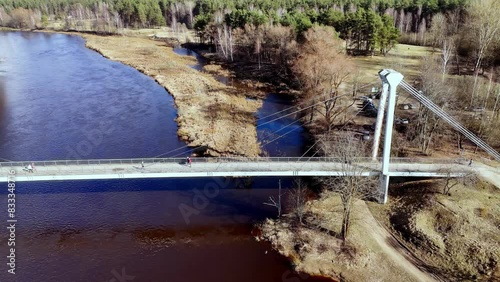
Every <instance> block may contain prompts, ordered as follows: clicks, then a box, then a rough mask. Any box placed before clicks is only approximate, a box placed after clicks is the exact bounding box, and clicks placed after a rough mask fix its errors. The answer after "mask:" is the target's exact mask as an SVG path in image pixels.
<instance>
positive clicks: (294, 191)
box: [288, 178, 308, 224]
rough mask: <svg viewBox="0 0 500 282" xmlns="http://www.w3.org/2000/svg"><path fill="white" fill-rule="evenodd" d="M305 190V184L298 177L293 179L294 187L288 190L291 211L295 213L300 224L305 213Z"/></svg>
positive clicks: (306, 189)
mask: <svg viewBox="0 0 500 282" xmlns="http://www.w3.org/2000/svg"><path fill="white" fill-rule="evenodd" d="M307 191H308V188H307V186H306V185H305V184H304V183H303V181H302V180H301V179H300V178H299V179H296V180H295V184H294V187H293V188H291V189H290V190H289V192H288V203H289V205H290V208H291V210H292V213H293V214H294V215H295V217H296V218H297V220H298V221H299V223H300V224H302V220H303V219H304V215H305V210H306V209H305V208H306V202H307Z"/></svg>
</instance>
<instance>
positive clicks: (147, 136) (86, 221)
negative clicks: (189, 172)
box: [0, 32, 328, 282]
mask: <svg viewBox="0 0 500 282" xmlns="http://www.w3.org/2000/svg"><path fill="white" fill-rule="evenodd" d="M288 105H289V104H288V102H287V101H282V100H280V99H279V98H277V97H271V98H270V99H269V100H268V101H267V102H265V104H264V107H263V109H262V112H259V113H258V115H259V117H261V116H265V115H267V114H268V113H269V112H273V111H279V110H281V109H283V108H284V107H287V106H288ZM176 114H177V113H176V109H175V107H174V104H173V100H172V97H171V96H170V95H169V94H168V93H167V92H166V91H165V89H163V88H162V87H161V86H159V85H157V84H156V83H155V82H154V81H153V80H152V79H151V78H149V77H147V76H145V75H143V74H141V73H139V72H138V71H136V70H134V69H132V68H130V67H128V66H125V65H123V64H120V63H117V62H113V61H110V60H107V59H105V58H103V57H102V56H100V55H99V54H97V53H95V52H93V51H91V50H88V49H86V48H85V46H84V41H83V39H81V38H80V37H76V36H69V35H62V34H42V33H27V32H0V161H7V160H18V161H19V160H22V161H32V160H33V161H34V160H55V159H76V158H79V159H95V158H142V157H155V156H158V155H160V154H163V156H165V157H173V156H185V155H187V154H189V153H190V150H189V149H188V148H184V147H183V146H184V145H185V143H183V142H182V141H180V140H179V139H178V138H177V136H176V131H177V125H176V124H175V122H174V119H175V117H176ZM279 123H282V124H281V125H280V124H279ZM283 125H286V121H283V120H280V121H279V122H278V123H271V124H269V125H268V126H266V128H262V129H259V134H260V135H259V138H269V139H271V138H272V137H273V136H269V135H272V134H271V133H272V131H273V130H276V129H277V128H279V126H283ZM302 134H303V132H302V129H301V128H300V126H297V128H296V129H295V130H294V132H293V133H291V134H290V135H288V136H287V138H286V139H285V140H281V142H280V143H279V144H278V145H276V146H275V147H272V146H269V147H268V148H267V149H268V151H270V152H271V154H272V155H292V156H293V155H300V153H301V152H302V151H301V146H302V144H303V142H304V141H303V140H302V139H301V138H303V137H302ZM291 182H292V180H291V179H282V183H283V187H289V186H290V185H291ZM277 183H278V178H255V179H232V180H228V179H219V178H214V179H209V178H206V179H192V180H189V179H184V180H178V179H151V180H114V181H62V182H34V183H22V182H20V183H17V185H16V218H17V220H18V222H17V223H16V231H15V234H16V237H15V242H16V245H15V248H16V252H15V254H16V261H15V272H16V274H15V275H12V274H9V273H8V272H7V270H8V267H9V266H8V265H7V262H8V259H7V258H6V256H7V255H9V247H8V245H7V244H8V237H9V236H10V235H9V233H8V230H7V229H6V227H7V226H8V224H7V223H6V220H7V212H2V213H1V214H2V215H1V216H0V222H1V223H0V225H2V226H1V228H0V230H4V231H2V232H0V257H1V258H2V259H0V262H1V263H0V281H2V282H3V281H26V282H31V281H68V282H70V281H71V282H76V281H116V282H122V281H168V282H175V281H284V282H285V281H286V282H299V281H328V280H325V279H320V278H314V277H309V276H308V275H304V274H299V273H295V272H294V271H293V270H292V269H293V268H292V266H291V265H290V263H289V261H288V259H286V258H285V257H283V256H281V255H279V254H278V253H277V252H275V251H273V250H272V248H271V246H270V245H269V244H267V243H265V242H257V241H256V240H255V239H254V237H253V234H255V232H256V231H255V230H254V228H253V226H254V224H255V223H258V222H259V221H262V220H264V219H265V218H266V217H274V216H276V212H275V210H273V209H272V208H271V207H268V206H265V205H263V202H264V201H266V200H267V199H268V197H269V196H272V195H276V194H277V189H276V188H277ZM2 186H3V187H2ZM7 193H8V192H7V184H6V183H0V208H1V209H2V211H3V210H6V209H7Z"/></svg>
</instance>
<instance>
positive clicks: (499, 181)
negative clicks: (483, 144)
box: [473, 163, 500, 188]
mask: <svg viewBox="0 0 500 282" xmlns="http://www.w3.org/2000/svg"><path fill="white" fill-rule="evenodd" d="M473 168H475V169H476V171H477V173H478V174H479V177H480V178H482V179H483V180H485V181H487V182H489V183H491V184H493V185H495V186H496V187H497V188H500V169H499V168H494V167H491V166H488V165H485V164H482V163H474V165H473Z"/></svg>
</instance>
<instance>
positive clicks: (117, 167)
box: [0, 157, 472, 182]
mask: <svg viewBox="0 0 500 282" xmlns="http://www.w3.org/2000/svg"><path fill="white" fill-rule="evenodd" d="M30 164H32V166H33V172H30V171H29V170H28V169H27V167H28V165H30ZM468 164H469V163H468V161H467V160H464V159H430V158H392V159H391V160H390V167H389V175H390V176H395V177H458V176H463V175H465V174H468V173H470V172H472V168H471V167H469V166H468ZM380 173H381V163H380V161H379V160H375V161H373V160H372V159H371V158H358V159H353V160H350V161H345V160H341V159H338V158H325V157H314V158H307V157H301V158H287V157H280V158H274V157H271V158H266V157H259V158H245V157H230V158H192V165H191V167H189V166H188V165H186V159H184V158H154V159H103V160H60V161H36V162H31V161H26V162H0V182H7V181H11V180H15V181H16V182H21V181H58V180H97V179H140V178H193V177H259V176H277V177H284V176H292V177H294V176H347V175H357V176H379V175H380Z"/></svg>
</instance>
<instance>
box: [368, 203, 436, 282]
mask: <svg viewBox="0 0 500 282" xmlns="http://www.w3.org/2000/svg"><path fill="white" fill-rule="evenodd" d="M360 211H361V212H362V214H363V216H364V218H363V220H361V221H360V224H361V225H363V226H364V228H365V229H366V230H370V231H371V234H370V236H371V237H372V238H373V239H374V240H375V241H376V242H377V243H378V246H379V247H380V249H381V250H382V252H383V253H384V254H385V255H386V256H387V257H388V258H389V259H391V260H392V263H393V264H394V265H397V266H399V267H400V268H401V269H404V270H405V271H406V272H407V273H409V274H410V275H412V276H413V278H414V279H415V281H422V282H426V281H439V280H437V279H435V278H434V277H433V276H431V275H430V274H429V273H427V272H424V271H422V270H420V269H419V268H418V267H417V264H418V259H417V258H415V257H414V256H413V255H412V254H411V253H410V252H409V251H408V250H407V249H406V248H404V246H402V245H401V244H400V243H399V242H398V241H397V240H396V238H394V236H392V234H391V233H390V232H389V231H388V230H387V229H385V228H384V227H383V226H382V224H380V223H379V222H378V221H377V220H376V219H375V218H374V217H373V215H372V214H371V212H370V210H369V209H368V207H367V206H366V204H365V203H364V202H363V203H362V208H361V209H360Z"/></svg>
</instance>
